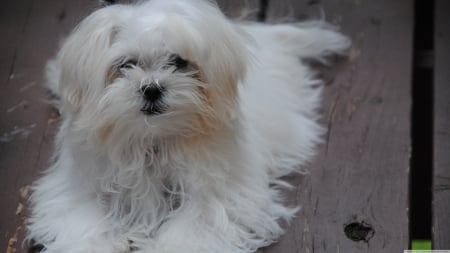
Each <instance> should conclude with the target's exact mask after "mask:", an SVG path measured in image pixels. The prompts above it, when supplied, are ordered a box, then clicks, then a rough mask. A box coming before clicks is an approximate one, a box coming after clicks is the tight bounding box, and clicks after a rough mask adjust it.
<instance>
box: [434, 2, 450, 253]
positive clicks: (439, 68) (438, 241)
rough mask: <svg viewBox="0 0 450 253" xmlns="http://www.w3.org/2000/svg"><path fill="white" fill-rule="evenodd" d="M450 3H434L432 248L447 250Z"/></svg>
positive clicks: (449, 232) (449, 228) (449, 242)
mask: <svg viewBox="0 0 450 253" xmlns="http://www.w3.org/2000/svg"><path fill="white" fill-rule="evenodd" d="M449 13H450V2H449V1H447V0H436V2H435V37H434V41H435V42H434V43H435V44H434V52H435V53H434V57H435V58H434V59H435V60H434V66H435V69H434V157H433V160H434V180H433V184H434V185H433V230H432V231H433V248H434V249H450V156H449V152H450V72H449V66H450V16H449Z"/></svg>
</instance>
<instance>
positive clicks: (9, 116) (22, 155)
mask: <svg viewBox="0 0 450 253" xmlns="http://www.w3.org/2000/svg"><path fill="white" fill-rule="evenodd" d="M91 3H92V1H88V0H84V1H69V0H65V1H49V0H39V1H34V0H20V1H8V3H4V4H3V5H2V8H1V10H0V12H1V13H0V33H2V34H6V35H7V36H6V39H2V40H0V58H1V64H2V68H0V69H1V71H0V75H1V78H2V79H1V81H0V82H1V85H2V92H1V93H0V98H1V103H0V115H1V116H0V118H1V120H0V199H1V201H2V204H3V205H2V209H1V215H0V227H1V228H2V230H1V233H2V234H1V236H0V247H1V249H2V250H6V252H8V253H9V252H12V251H13V250H17V251H18V252H21V251H23V252H25V251H26V249H24V248H22V247H21V245H22V242H21V238H22V234H23V231H24V226H23V222H24V218H25V212H26V195H27V194H26V189H27V188H26V187H27V186H29V185H30V184H31V183H32V181H33V180H34V179H35V178H36V176H37V174H38V173H39V171H41V170H42V169H43V168H45V167H46V166H47V164H48V160H49V157H50V153H51V150H52V146H53V135H54V132H55V127H56V122H57V114H55V112H52V110H51V108H50V106H49V105H48V103H47V102H46V101H45V100H46V92H45V89H44V88H43V87H44V86H43V82H44V80H43V70H44V66H45V63H46V60H47V59H48V58H50V57H51V56H52V55H53V54H54V53H55V51H56V48H57V46H58V41H59V40H60V39H61V38H62V36H63V34H65V33H67V32H68V30H69V27H73V26H74V24H75V23H76V22H77V21H78V20H79V19H80V18H81V17H82V16H83V14H82V13H83V11H81V10H86V8H88V6H91ZM21 188H22V193H20V191H19V190H20V189H21ZM21 195H22V196H21Z"/></svg>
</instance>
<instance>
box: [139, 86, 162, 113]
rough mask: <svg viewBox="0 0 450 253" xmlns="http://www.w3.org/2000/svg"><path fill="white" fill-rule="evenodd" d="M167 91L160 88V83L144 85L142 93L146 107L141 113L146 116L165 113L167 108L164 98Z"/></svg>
mask: <svg viewBox="0 0 450 253" xmlns="http://www.w3.org/2000/svg"><path fill="white" fill-rule="evenodd" d="M165 91H166V89H165V88H164V87H162V86H160V85H159V83H158V82H152V83H151V84H145V85H142V86H141V89H140V92H141V93H142V96H143V98H144V106H143V107H142V108H141V111H142V112H143V113H144V114H146V115H155V114H161V113H163V111H164V108H165V106H164V104H163V102H162V98H163V96H164V92H165Z"/></svg>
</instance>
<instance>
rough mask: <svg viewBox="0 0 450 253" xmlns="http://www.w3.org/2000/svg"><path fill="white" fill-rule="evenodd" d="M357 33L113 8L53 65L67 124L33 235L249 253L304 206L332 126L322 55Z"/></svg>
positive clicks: (191, 12)
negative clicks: (301, 181)
mask: <svg viewBox="0 0 450 253" xmlns="http://www.w3.org/2000/svg"><path fill="white" fill-rule="evenodd" d="M349 45H350V42H349V40H348V39H347V38H346V37H344V36H343V35H340V34H339V33H337V32H336V31H334V30H333V29H331V28H330V27H328V26H327V25H326V24H324V23H323V22H316V23H304V24H279V25H267V24H259V23H235V22H233V21H230V20H228V19H226V18H225V16H224V15H223V14H222V13H221V12H220V10H219V9H218V7H217V5H216V4H215V3H213V2H211V1H207V0H150V1H146V2H142V3H139V4H134V5H120V4H118V5H111V6H108V7H105V8H102V9H99V10H97V11H95V12H94V13H92V14H91V15H90V16H88V17H87V18H86V19H84V20H83V21H82V22H81V23H80V24H79V25H78V27H77V28H76V29H75V30H74V31H73V32H72V33H71V34H70V35H69V36H68V38H67V39H66V40H65V42H64V43H63V45H62V48H61V50H60V51H59V53H58V55H57V57H56V59H54V60H52V61H50V62H49V64H48V66H47V77H48V85H49V88H50V90H51V91H52V92H53V93H55V94H56V95H58V97H59V101H58V108H59V110H60V112H61V115H62V116H61V117H62V124H61V127H60V129H59V133H58V135H57V139H56V148H55V149H56V154H55V156H54V162H53V165H52V166H51V167H50V168H49V169H48V170H47V171H46V173H45V174H44V175H43V176H42V178H40V179H39V180H38V181H37V182H36V183H35V185H34V187H33V194H32V196H31V200H30V201H31V213H30V217H29V219H28V224H27V228H28V232H27V238H28V240H29V242H30V243H32V244H33V243H34V249H38V250H40V251H42V252H47V253H61V252H64V253H126V252H142V253H179V252H183V253H244V252H254V251H256V250H257V249H258V248H260V247H263V246H267V245H269V244H271V243H272V242H274V241H275V240H276V239H277V238H278V237H279V236H280V235H281V234H282V233H283V228H282V227H281V225H280V222H281V221H289V220H290V219H291V218H292V217H293V216H294V214H295V213H296V211H297V210H298V208H296V207H287V206H285V204H283V198H282V196H281V192H280V190H281V189H282V188H284V187H288V186H289V185H288V184H287V183H286V182H284V181H282V180H281V179H280V177H282V176H284V175H287V174H289V173H291V172H301V171H302V165H304V164H305V162H306V161H308V159H310V158H311V157H312V156H313V155H314V149H315V146H316V145H317V143H319V142H320V136H321V135H322V133H323V129H322V128H321V127H320V126H319V124H318V123H317V119H318V117H319V115H318V112H317V109H318V106H319V102H320V96H321V95H320V94H321V87H320V84H321V82H320V80H318V79H316V77H315V74H314V72H313V71H312V70H311V69H310V68H309V67H308V66H306V65H305V64H304V63H302V61H301V59H313V60H318V61H321V62H324V61H325V60H326V57H327V56H329V55H332V54H343V53H344V52H345V51H346V50H347V49H348V47H349Z"/></svg>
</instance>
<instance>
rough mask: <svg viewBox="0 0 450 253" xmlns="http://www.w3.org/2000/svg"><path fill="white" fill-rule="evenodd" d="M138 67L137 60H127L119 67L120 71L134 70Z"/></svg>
mask: <svg viewBox="0 0 450 253" xmlns="http://www.w3.org/2000/svg"><path fill="white" fill-rule="evenodd" d="M136 65H137V60H135V59H130V60H127V61H126V62H124V63H122V64H120V65H119V69H134V68H135V67H136Z"/></svg>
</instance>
